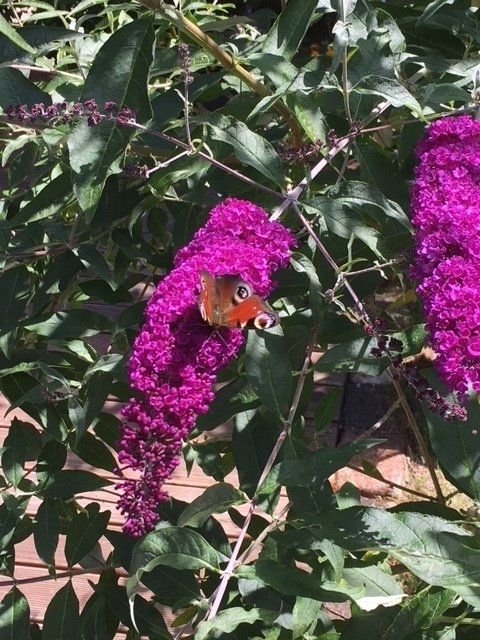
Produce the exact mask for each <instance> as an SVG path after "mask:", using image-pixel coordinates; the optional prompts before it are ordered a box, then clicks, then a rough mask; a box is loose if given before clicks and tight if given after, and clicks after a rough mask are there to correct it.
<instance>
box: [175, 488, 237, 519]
mask: <svg viewBox="0 0 480 640" xmlns="http://www.w3.org/2000/svg"><path fill="white" fill-rule="evenodd" d="M245 501H246V498H245V495H244V494H243V493H242V492H241V491H239V490H238V489H235V487H233V486H232V485H231V484H228V482H219V483H218V484H214V485H212V486H210V487H208V488H207V489H205V491H204V492H203V493H202V495H201V496H199V497H198V498H195V500H193V502H191V503H190V504H189V505H188V507H186V509H185V510H184V511H183V512H182V513H181V514H180V516H179V518H178V521H177V524H178V526H179V527H201V526H202V525H203V524H204V522H205V521H206V520H207V519H208V518H209V517H210V516H211V515H213V514H214V513H224V512H225V511H227V510H228V509H229V508H230V507H233V506H234V505H238V504H244V503H245Z"/></svg>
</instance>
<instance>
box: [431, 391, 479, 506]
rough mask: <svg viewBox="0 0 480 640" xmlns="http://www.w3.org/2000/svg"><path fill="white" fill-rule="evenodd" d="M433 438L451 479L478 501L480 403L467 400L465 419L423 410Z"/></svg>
mask: <svg viewBox="0 0 480 640" xmlns="http://www.w3.org/2000/svg"><path fill="white" fill-rule="evenodd" d="M424 413H425V417H426V419H427V424H428V430H429V435H430V442H431V444H432V448H433V450H434V452H435V455H436V456H437V458H438V461H439V462H440V464H441V466H442V469H443V471H444V472H445V473H446V474H447V476H448V478H449V479H450V481H451V482H452V483H453V484H454V485H455V486H456V487H457V488H458V489H460V491H463V492H464V493H466V494H467V496H470V497H471V498H473V499H474V500H475V501H477V502H479V501H480V441H479V436H478V425H479V421H480V406H479V405H478V403H477V401H472V402H470V403H469V404H468V419H467V421H466V422H460V421H454V422H451V421H449V422H447V421H446V420H444V419H443V418H442V417H441V416H439V415H437V414H434V413H431V412H430V411H428V410H427V409H425V410H424Z"/></svg>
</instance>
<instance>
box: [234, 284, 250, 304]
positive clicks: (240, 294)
mask: <svg viewBox="0 0 480 640" xmlns="http://www.w3.org/2000/svg"><path fill="white" fill-rule="evenodd" d="M252 293H253V291H252V289H251V288H250V287H249V286H248V285H247V284H246V283H244V284H239V285H238V287H237V288H236V289H235V293H234V295H233V301H234V302H236V303H237V304H239V303H240V302H242V300H246V299H247V298H249V297H250V296H251V295H252Z"/></svg>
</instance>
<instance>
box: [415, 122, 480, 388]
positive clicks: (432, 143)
mask: <svg viewBox="0 0 480 640" xmlns="http://www.w3.org/2000/svg"><path fill="white" fill-rule="evenodd" d="M417 155H418V166H417V168H416V172H415V187H414V191H413V199H412V211H413V220H412V221H413V225H414V227H415V232H416V234H415V263H414V267H413V276H414V278H415V279H416V280H417V282H418V286H417V293H418V295H419V297H420V298H421V300H422V303H423V307H424V310H425V316H426V320H427V326H428V329H429V332H430V337H431V342H432V346H433V348H434V349H435V351H436V353H437V358H436V360H435V365H436V367H437V368H438V371H439V373H440V376H441V378H442V380H443V381H444V382H445V384H446V385H447V386H448V388H449V389H450V390H452V391H455V392H456V393H457V394H458V397H459V399H460V400H462V401H465V400H466V399H467V398H468V395H469V394H471V393H477V394H478V393H480V211H479V205H478V203H479V201H480V122H479V121H476V120H474V119H473V118H471V117H470V116H462V117H451V118H445V119H443V120H439V121H437V122H435V124H433V125H432V126H431V127H430V128H429V129H428V132H427V134H426V136H425V138H424V139H423V140H422V141H421V142H420V144H419V145H418V148H417Z"/></svg>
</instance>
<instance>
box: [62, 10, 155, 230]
mask: <svg viewBox="0 0 480 640" xmlns="http://www.w3.org/2000/svg"><path fill="white" fill-rule="evenodd" d="M154 37H155V34H154V30H153V27H152V18H150V17H148V18H140V19H138V20H133V21H132V22H130V23H128V24H126V25H124V26H123V27H122V28H121V29H118V30H116V31H114V33H113V35H111V36H110V37H109V39H108V40H107V41H106V42H105V44H104V45H103V46H102V48H101V49H100V51H99V52H98V54H97V55H96V57H95V60H94V62H93V65H92V67H91V69H90V72H89V74H88V77H87V80H86V81H85V86H84V88H83V91H82V95H81V100H88V99H91V98H94V99H95V100H96V102H97V104H98V105H99V106H100V108H102V106H103V104H104V103H105V102H106V101H109V100H113V101H114V102H116V103H117V105H118V107H119V108H122V107H124V106H125V107H128V108H130V109H134V110H136V112H137V119H138V121H139V122H145V121H146V120H148V119H149V118H150V117H151V108H150V102H149V99H148V94H147V80H148V72H149V68H150V65H151V62H152V51H153V42H154ZM132 135H133V132H132V131H131V130H130V129H125V128H124V129H120V128H119V127H118V126H117V125H115V124H113V123H102V124H101V125H98V126H96V127H89V126H88V124H87V123H86V122H85V121H82V122H81V123H80V124H79V125H78V126H77V128H76V129H75V131H74V132H73V134H72V135H71V136H70V139H69V143H68V148H69V154H70V165H71V168H72V172H73V173H72V178H73V183H74V192H75V195H76V196H77V198H78V202H79V204H80V207H81V208H82V209H83V211H84V213H85V216H86V220H87V223H89V222H91V220H92V218H93V216H94V214H95V211H96V209H97V206H98V202H99V200H100V196H101V194H102V191H103V186H104V184H105V181H106V179H107V177H108V176H109V175H110V174H112V173H118V172H119V171H120V164H119V163H120V156H121V154H122V153H123V151H124V150H125V148H126V146H127V144H128V141H129V140H130V138H131V137H132Z"/></svg>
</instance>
